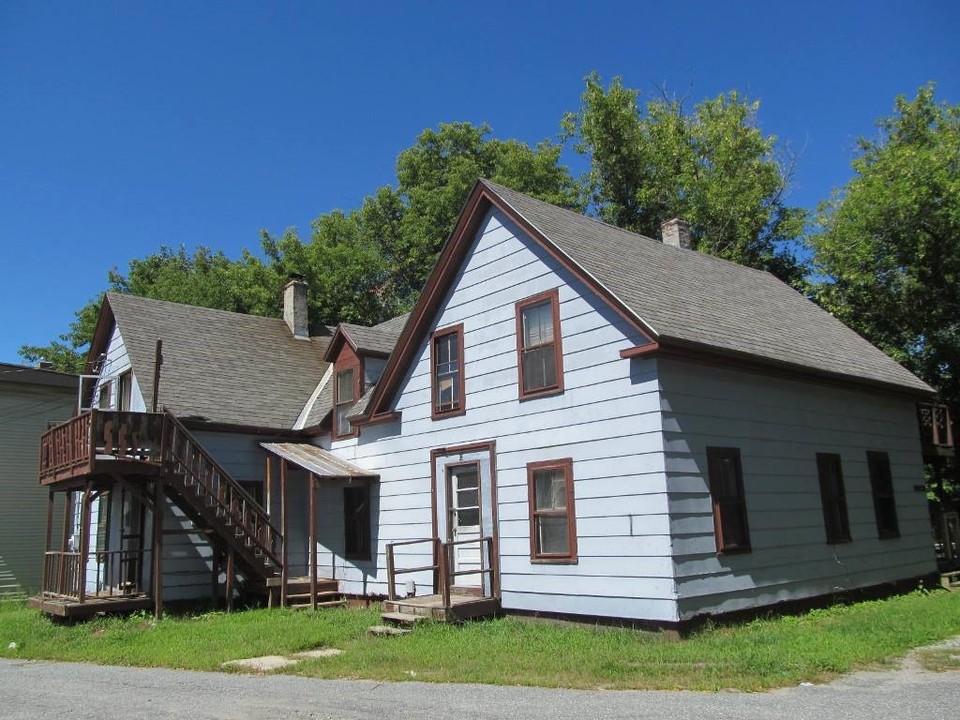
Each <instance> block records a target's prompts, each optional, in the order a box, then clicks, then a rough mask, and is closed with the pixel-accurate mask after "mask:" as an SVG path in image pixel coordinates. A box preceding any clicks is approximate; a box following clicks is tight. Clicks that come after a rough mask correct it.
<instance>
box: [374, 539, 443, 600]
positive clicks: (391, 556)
mask: <svg viewBox="0 0 960 720" xmlns="http://www.w3.org/2000/svg"><path fill="white" fill-rule="evenodd" d="M425 543H430V547H431V552H432V556H433V557H435V558H437V562H435V563H433V564H431V565H420V566H418V567H409V568H401V569H400V570H397V560H396V554H395V550H394V548H398V547H405V546H409V545H421V544H425ZM442 555H443V553H442V552H441V551H440V540H439V539H438V538H419V539H417V540H403V541H401V542H395V543H388V544H387V597H388V598H389V599H390V600H396V599H397V589H396V585H397V575H405V574H407V573H415V572H426V571H427V570H431V571H433V572H434V573H439V570H440V558H441V556H442Z"/></svg>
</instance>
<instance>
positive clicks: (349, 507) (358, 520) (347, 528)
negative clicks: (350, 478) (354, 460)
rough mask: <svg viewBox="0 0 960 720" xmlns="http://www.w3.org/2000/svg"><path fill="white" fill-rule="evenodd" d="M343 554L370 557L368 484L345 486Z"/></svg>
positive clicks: (360, 557)
mask: <svg viewBox="0 0 960 720" xmlns="http://www.w3.org/2000/svg"><path fill="white" fill-rule="evenodd" d="M343 556H344V557H345V558H347V559H348V560H369V559H370V489H369V487H368V486H366V485H353V486H349V487H345V488H343Z"/></svg>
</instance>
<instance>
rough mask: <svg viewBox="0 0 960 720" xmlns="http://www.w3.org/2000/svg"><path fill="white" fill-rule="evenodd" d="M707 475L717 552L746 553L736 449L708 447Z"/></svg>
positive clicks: (743, 502) (747, 541) (747, 538)
mask: <svg viewBox="0 0 960 720" xmlns="http://www.w3.org/2000/svg"><path fill="white" fill-rule="evenodd" d="M707 471H708V473H709V475H710V497H711V499H712V501H713V528H714V532H715V534H716V542H717V552H718V553H737V552H750V528H749V526H748V524H747V499H746V494H745V493H744V490H743V469H742V467H741V465H740V449H739V448H725V447H708V448H707Z"/></svg>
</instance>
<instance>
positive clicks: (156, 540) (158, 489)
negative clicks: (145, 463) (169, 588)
mask: <svg viewBox="0 0 960 720" xmlns="http://www.w3.org/2000/svg"><path fill="white" fill-rule="evenodd" d="M153 614H154V616H156V618H157V620H159V619H160V618H161V617H163V481H162V480H161V479H160V478H159V477H158V478H157V479H156V480H154V481H153Z"/></svg>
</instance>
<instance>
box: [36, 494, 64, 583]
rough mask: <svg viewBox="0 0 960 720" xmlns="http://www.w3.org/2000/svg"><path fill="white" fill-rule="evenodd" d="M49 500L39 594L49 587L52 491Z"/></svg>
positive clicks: (51, 540)
mask: <svg viewBox="0 0 960 720" xmlns="http://www.w3.org/2000/svg"><path fill="white" fill-rule="evenodd" d="M48 495H49V500H48V503H47V536H46V538H45V539H44V541H43V574H42V575H41V576H40V592H41V594H42V593H43V592H44V591H45V590H47V588H48V587H49V585H48V584H47V583H48V582H49V580H50V578H48V577H47V573H48V572H49V569H48V568H47V553H48V552H49V551H50V550H51V547H50V543H51V542H53V490H51V491H50V492H49V493H48ZM61 558H62V556H61Z"/></svg>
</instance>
